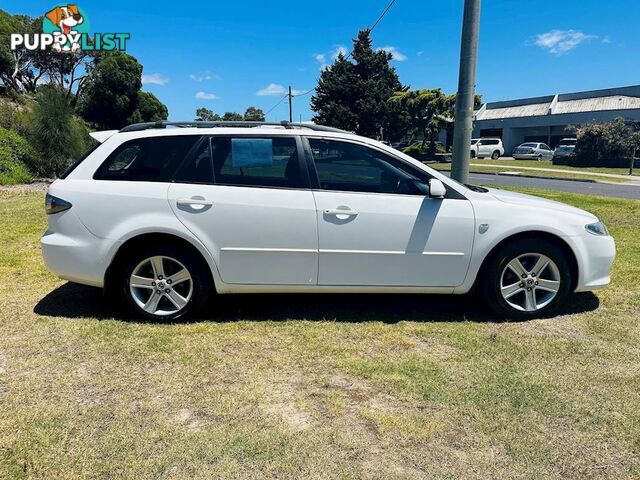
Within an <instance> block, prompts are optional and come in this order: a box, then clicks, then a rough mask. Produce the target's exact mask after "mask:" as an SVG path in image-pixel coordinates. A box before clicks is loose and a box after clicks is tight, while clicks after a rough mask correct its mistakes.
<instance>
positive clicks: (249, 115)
mask: <svg viewBox="0 0 640 480" xmlns="http://www.w3.org/2000/svg"><path fill="white" fill-rule="evenodd" d="M264 118H265V117H264V112H263V111H262V110H261V109H260V108H256V107H249V108H247V110H246V111H245V112H244V119H245V120H246V121H248V122H264Z"/></svg>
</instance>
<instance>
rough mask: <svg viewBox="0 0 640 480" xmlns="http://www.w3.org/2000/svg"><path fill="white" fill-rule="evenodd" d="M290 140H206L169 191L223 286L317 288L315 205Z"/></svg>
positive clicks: (295, 146)
mask: <svg viewBox="0 0 640 480" xmlns="http://www.w3.org/2000/svg"><path fill="white" fill-rule="evenodd" d="M299 143H300V140H299V139H298V138H297V137H295V136H272V137H269V136H251V137H249V136H241V135H238V136H212V137H210V138H206V140H205V141H204V142H203V144H202V145H201V146H200V148H199V150H198V151H197V153H196V154H194V155H193V156H192V157H191V158H190V159H188V161H186V162H185V164H184V165H183V166H182V167H181V168H180V170H179V171H178V172H177V175H176V178H175V181H174V183H173V184H172V185H171V187H170V188H169V193H168V198H169V203H170V204H171V207H172V208H173V210H174V212H175V214H176V216H177V217H178V218H179V219H180V221H181V222H182V223H183V224H184V225H185V226H186V227H187V228H188V229H189V230H190V231H191V232H192V233H193V234H194V235H195V236H196V237H198V238H199V239H200V241H201V242H202V243H203V244H204V245H205V246H206V248H207V249H208V250H209V252H211V254H212V255H213V257H214V259H215V261H216V264H217V266H218V269H219V272H220V276H221V278H222V281H223V282H225V283H229V284H254V285H315V284H316V281H317V272H318V233H317V223H316V218H315V202H314V199H313V194H312V193H311V190H310V189H309V179H308V174H307V170H306V167H304V168H303V165H301V161H302V160H301V157H300V155H299V150H298V147H299Z"/></svg>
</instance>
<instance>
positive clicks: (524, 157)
mask: <svg viewBox="0 0 640 480" xmlns="http://www.w3.org/2000/svg"><path fill="white" fill-rule="evenodd" d="M513 158H515V159H516V160H537V159H538V155H537V154H535V153H514V154H513Z"/></svg>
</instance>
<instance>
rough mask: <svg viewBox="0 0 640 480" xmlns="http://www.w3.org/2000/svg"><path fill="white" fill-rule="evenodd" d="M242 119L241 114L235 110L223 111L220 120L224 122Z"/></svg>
mask: <svg viewBox="0 0 640 480" xmlns="http://www.w3.org/2000/svg"><path fill="white" fill-rule="evenodd" d="M242 119H243V117H242V115H240V114H239V113H237V112H225V113H224V115H223V116H222V120H224V121H225V122H241V121H242Z"/></svg>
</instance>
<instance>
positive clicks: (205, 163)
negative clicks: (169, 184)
mask: <svg viewBox="0 0 640 480" xmlns="http://www.w3.org/2000/svg"><path fill="white" fill-rule="evenodd" d="M173 181H174V182H179V183H204V184H210V183H213V164H212V162H211V144H210V140H209V138H205V139H203V141H202V143H200V144H199V145H198V146H196V148H195V151H194V152H193V154H191V155H189V157H188V158H187V160H185V161H184V163H183V164H182V165H181V166H180V168H179V169H178V171H177V173H176V175H175V177H174V178H173Z"/></svg>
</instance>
